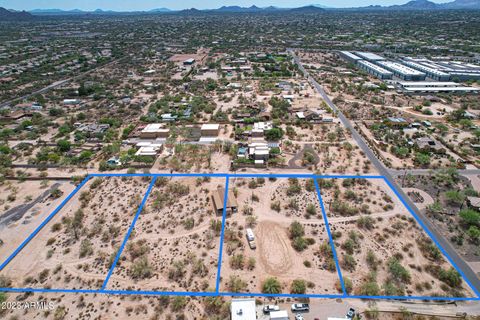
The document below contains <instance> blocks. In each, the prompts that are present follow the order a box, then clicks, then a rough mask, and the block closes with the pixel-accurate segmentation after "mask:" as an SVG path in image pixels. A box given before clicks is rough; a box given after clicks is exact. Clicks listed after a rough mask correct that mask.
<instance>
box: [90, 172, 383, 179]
mask: <svg viewBox="0 0 480 320" xmlns="http://www.w3.org/2000/svg"><path fill="white" fill-rule="evenodd" d="M89 176H90V177H210V178H227V177H229V178H297V179H384V176H378V175H364V176H362V175H318V174H305V173H303V174H302V173H297V174H295V173H292V174H281V173H92V174H90V175H89Z"/></svg>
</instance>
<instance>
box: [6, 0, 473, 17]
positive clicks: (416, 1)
mask: <svg viewBox="0 0 480 320" xmlns="http://www.w3.org/2000/svg"><path fill="white" fill-rule="evenodd" d="M451 9H469V10H472V9H480V0H454V1H452V2H448V3H435V2H432V1H429V0H411V1H409V2H407V3H405V4H402V5H392V6H378V5H371V6H367V7H355V8H329V7H325V6H323V5H319V4H314V5H308V6H304V7H299V8H279V7H273V6H270V7H264V8H260V7H257V6H255V5H253V6H250V7H241V6H222V7H220V8H217V9H204V10H199V9H196V8H191V9H185V10H179V11H175V10H171V9H168V8H156V9H152V10H149V11H130V12H123V11H122V12H116V11H112V10H102V9H97V10H94V11H82V10H79V9H74V10H61V9H34V10H30V11H28V12H26V11H14V10H7V9H4V8H0V20H28V19H32V18H33V17H34V16H48V15H50V16H51V15H86V14H93V15H116V14H165V13H172V14H173V13H178V14H183V15H190V14H201V13H209V12H211V13H242V12H245V13H255V12H264V13H266V12H282V11H288V12H292V13H316V12H323V11H331V10H451Z"/></svg>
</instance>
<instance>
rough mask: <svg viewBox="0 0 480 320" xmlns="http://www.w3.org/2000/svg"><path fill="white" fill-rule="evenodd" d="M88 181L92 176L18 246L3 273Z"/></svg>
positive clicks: (4, 264) (0, 267) (84, 180)
mask: <svg viewBox="0 0 480 320" xmlns="http://www.w3.org/2000/svg"><path fill="white" fill-rule="evenodd" d="M88 180H90V176H87V177H86V178H85V179H83V181H82V182H81V183H80V184H79V185H78V186H77V187H76V188H75V189H74V190H73V191H72V192H71V193H70V194H69V195H68V197H66V198H65V199H64V200H63V201H62V203H60V204H59V205H58V206H57V207H56V208H55V210H53V212H52V213H51V214H50V215H49V216H48V217H47V218H46V219H45V220H44V221H43V222H42V223H41V224H40V225H39V226H38V227H37V228H36V229H35V231H33V232H32V233H31V234H30V236H28V238H27V239H25V241H23V242H22V243H21V244H20V246H18V248H17V249H16V250H15V251H14V252H13V253H12V254H11V255H10V256H9V257H8V258H7V260H5V261H4V262H3V263H2V265H1V266H0V271H2V270H3V269H4V268H5V267H6V266H7V265H8V264H9V263H10V261H12V259H13V258H15V257H16V256H17V255H18V254H19V253H20V251H22V250H23V248H25V246H26V245H27V244H28V243H29V242H30V241H31V240H32V239H33V238H34V237H35V236H36V235H37V234H38V233H39V232H40V230H42V229H43V227H45V225H46V224H47V223H49V222H50V220H52V219H53V217H54V216H55V215H56V214H57V213H58V212H59V211H60V210H61V209H62V208H63V207H64V206H65V204H67V202H68V201H70V199H71V198H72V197H73V196H74V195H75V194H76V193H77V192H78V191H79V190H80V189H81V188H82V187H83V186H84V185H85V184H86V183H87V181H88Z"/></svg>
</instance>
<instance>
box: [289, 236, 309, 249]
mask: <svg viewBox="0 0 480 320" xmlns="http://www.w3.org/2000/svg"><path fill="white" fill-rule="evenodd" d="M292 246H293V248H294V249H295V250H297V251H303V250H305V249H306V248H307V247H308V243H307V240H306V239H305V238H304V237H296V238H294V239H293V241H292Z"/></svg>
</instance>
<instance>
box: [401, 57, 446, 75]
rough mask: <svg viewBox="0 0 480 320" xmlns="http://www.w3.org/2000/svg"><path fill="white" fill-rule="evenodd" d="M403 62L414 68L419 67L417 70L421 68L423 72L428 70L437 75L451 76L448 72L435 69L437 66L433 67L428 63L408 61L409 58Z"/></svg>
mask: <svg viewBox="0 0 480 320" xmlns="http://www.w3.org/2000/svg"><path fill="white" fill-rule="evenodd" d="M403 63H404V64H406V65H407V66H409V67H412V68H414V69H417V70H420V71H423V72H428V73H431V74H435V75H437V76H445V77H448V76H449V74H448V73H446V72H443V71H440V70H438V69H435V68H432V67H430V66H428V65H424V64H423V63H417V62H413V61H408V60H406V61H403Z"/></svg>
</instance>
